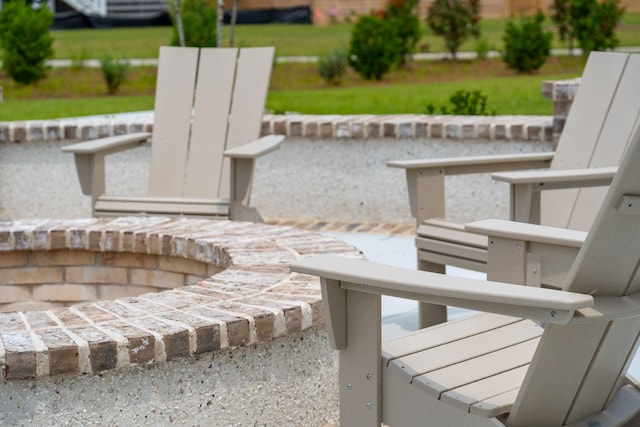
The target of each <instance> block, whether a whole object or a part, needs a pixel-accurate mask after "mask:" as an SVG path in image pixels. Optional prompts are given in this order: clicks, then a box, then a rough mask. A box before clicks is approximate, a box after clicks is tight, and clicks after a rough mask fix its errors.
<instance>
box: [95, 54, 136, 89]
mask: <svg viewBox="0 0 640 427" xmlns="http://www.w3.org/2000/svg"><path fill="white" fill-rule="evenodd" d="M100 68H101V69H102V75H103V76H104V81H105V82H106V83H107V92H108V93H109V95H114V94H115V93H116V92H117V91H118V88H119V87H120V85H121V84H122V82H124V81H125V80H126V78H127V72H128V71H129V61H127V60H126V59H114V58H112V57H111V56H110V55H105V56H104V57H102V59H101V60H100Z"/></svg>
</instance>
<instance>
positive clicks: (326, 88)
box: [0, 14, 640, 121]
mask: <svg viewBox="0 0 640 427" xmlns="http://www.w3.org/2000/svg"><path fill="white" fill-rule="evenodd" d="M506 22H507V20H505V19H485V20H483V21H482V25H483V34H484V36H483V37H485V38H486V39H487V40H488V41H489V43H490V44H491V45H493V46H494V47H499V45H500V44H501V43H500V39H501V37H502V32H503V29H504V26H505V25H506ZM351 28H352V27H351V25H350V24H338V25H331V26H324V27H314V26H310V25H240V26H238V28H237V30H236V41H237V45H239V46H258V45H274V46H276V47H277V54H278V55H281V56H285V55H286V56H289V55H319V54H322V53H324V52H327V51H329V50H331V49H333V48H335V47H337V46H341V45H342V46H345V45H346V44H347V42H348V40H349V37H350V31H351ZM638 28H640V14H626V15H625V19H624V20H623V22H622V24H621V25H620V29H619V31H618V35H619V37H620V39H621V41H622V44H623V45H628V46H630V45H634V46H640V31H638ZM227 30H228V28H227ZM52 33H53V36H54V39H55V45H54V48H55V52H56V57H57V58H71V59H83V58H84V59H86V58H99V57H101V56H102V55H104V54H107V53H109V54H111V55H112V56H123V57H129V58H133V57H155V56H156V55H157V51H158V47H159V46H160V45H163V44H166V43H167V42H168V41H169V39H170V38H171V28H170V27H152V28H116V29H82V30H66V31H53V32H52ZM475 43H476V42H474V41H471V42H468V43H466V44H465V45H464V46H463V49H471V50H473V48H474V45H475ZM427 45H428V48H429V50H430V51H441V50H442V49H443V45H442V42H441V41H440V40H439V39H436V38H434V37H432V36H426V37H425V39H424V40H423V42H422V43H421V46H422V47H423V48H425V47H426V46H427ZM556 45H557V46H559V44H557V43H556ZM583 66H584V62H583V59H582V58H577V57H573V58H570V57H554V58H550V59H549V60H548V61H547V63H546V64H545V66H544V67H543V68H542V69H541V70H540V71H539V72H538V73H536V74H533V75H517V74H516V73H514V72H513V71H510V70H507V69H506V68H505V66H504V64H503V63H502V61H501V60H492V61H484V62H478V61H456V62H452V61H433V62H432V61H426V62H414V63H412V64H410V65H409V67H408V68H406V69H402V70H395V71H393V72H392V73H390V74H389V75H387V76H385V78H384V79H383V80H382V81H380V82H368V81H365V80H362V79H361V78H360V77H359V76H357V75H356V74H355V73H354V72H353V70H348V73H347V75H346V77H345V79H344V82H343V84H342V85H340V86H337V87H336V86H331V85H327V84H326V83H324V82H323V81H322V79H321V78H320V77H319V76H318V74H317V72H316V65H315V64H280V63H278V64H275V66H274V70H273V74H272V79H271V86H270V90H269V96H268V100H267V108H269V109H271V110H272V111H275V112H299V113H304V114H420V113H424V112H425V111H426V106H427V105H428V104H433V105H435V106H441V105H443V104H445V103H446V102H447V100H448V97H449V96H450V95H451V94H452V93H454V92H455V91H456V90H458V89H464V90H481V91H482V92H483V93H484V94H486V95H487V96H488V103H489V109H491V110H494V111H495V112H496V113H497V114H551V102H550V101H549V100H546V99H544V98H542V96H541V94H540V86H541V82H542V80H545V79H550V80H553V79H561V78H570V77H575V76H578V75H579V74H580V73H581V71H582V68H583ZM0 86H2V87H3V88H4V99H5V101H4V102H2V103H0V121H4V120H27V119H47V118H59V117H71V116H80V115H93V114H109V113H118V112H127V111H140V110H149V109H152V108H153V95H154V90H155V68H153V67H140V68H133V69H131V70H130V75H129V79H128V80H127V81H126V82H125V83H124V84H123V85H122V87H121V89H120V90H119V92H118V94H117V95H116V96H107V95H106V89H105V84H104V81H103V78H102V76H101V73H100V70H97V69H87V68H81V69H77V70H73V69H64V70H59V69H52V70H49V75H48V77H47V79H45V80H43V81H41V82H39V83H38V84H37V85H34V86H26V87H25V86H20V85H16V84H15V83H14V82H12V81H11V80H10V79H9V78H8V77H7V76H6V75H4V73H2V72H0Z"/></svg>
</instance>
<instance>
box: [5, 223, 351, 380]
mask: <svg viewBox="0 0 640 427" xmlns="http://www.w3.org/2000/svg"><path fill="white" fill-rule="evenodd" d="M316 253H338V254H344V255H347V256H360V255H359V252H358V251H357V250H356V249H355V248H353V247H351V246H349V245H346V244H345V243H342V242H340V241H338V240H335V239H332V238H329V237H325V236H321V235H318V234H315V233H310V232H306V231H301V230H296V229H293V228H290V227H277V226H268V225H261V224H252V223H234V222H229V221H219V222H216V221H208V220H197V219H167V218H143V217H126V218H119V219H80V220H24V221H6V222H0V254H1V255H0V267H1V268H2V270H0V288H1V293H0V299H1V300H2V302H4V303H5V304H8V306H6V307H5V309H14V310H15V309H19V308H22V309H28V308H39V310H31V311H24V312H6V313H1V314H0V364H1V366H2V373H3V378H4V379H7V380H17V379H33V378H37V377H42V376H47V375H58V374H69V373H96V372H100V371H104V370H109V369H115V368H121V367H126V366H130V365H137V364H147V363H152V362H164V361H170V360H174V359H177V358H181V357H187V356H190V355H194V354H195V355H197V354H202V353H206V352H215V351H219V350H221V349H225V348H233V347H237V346H241V345H250V344H256V343H260V342H268V341H270V340H273V339H275V338H278V337H282V336H285V335H290V334H295V333H299V332H301V331H303V330H305V329H308V328H312V327H315V326H318V325H321V324H322V323H323V316H322V305H321V297H320V292H319V284H318V283H317V280H315V279H312V278H311V277H308V276H302V275H299V274H293V273H290V272H289V269H288V265H289V263H290V262H291V261H293V260H296V259H298V258H300V257H303V256H306V255H311V254H316ZM194 273H196V274H194ZM197 276H201V277H197ZM186 283H192V284H190V285H186V286H183V285H184V284H186ZM131 287H133V290H132V289H131ZM118 288H119V289H118ZM167 288H175V289H170V290H163V291H161V292H157V293H143V292H145V291H150V290H158V289H167ZM119 290H121V291H122V293H120V294H119V292H118V291H119ZM132 292H133V293H136V294H137V293H143V294H142V295H140V296H130V295H131V294H132ZM101 295H102V296H105V297H109V298H110V299H113V298H115V297H117V296H118V295H120V297H118V298H116V299H115V300H97V299H99V297H100V296H101ZM78 300H81V301H87V300H97V301H93V302H82V303H78V304H76V305H72V306H70V307H63V305H68V304H69V303H70V302H74V301H76V302H77V301H78ZM45 307H46V309H43V308H45Z"/></svg>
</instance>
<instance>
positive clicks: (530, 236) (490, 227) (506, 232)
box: [464, 219, 587, 248]
mask: <svg viewBox="0 0 640 427" xmlns="http://www.w3.org/2000/svg"><path fill="white" fill-rule="evenodd" d="M464 229H465V230H466V231H470V232H471V233H477V234H483V235H486V236H489V237H501V238H505V239H513V240H524V241H527V242H536V243H546V244H550V245H556V246H567V247H574V248H580V247H581V246H582V243H584V239H585V238H586V237H587V233H586V232H585V231H577V230H568V229H566V228H556V227H547V226H543V225H536V224H527V223H524V222H516V221H507V220H502V219H486V220H483V221H475V222H471V223H468V224H466V225H465V227H464Z"/></svg>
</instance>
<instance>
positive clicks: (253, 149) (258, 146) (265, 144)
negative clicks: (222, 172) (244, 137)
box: [224, 135, 285, 159]
mask: <svg viewBox="0 0 640 427" xmlns="http://www.w3.org/2000/svg"><path fill="white" fill-rule="evenodd" d="M284 138H285V137H284V135H267V136H263V137H262V138H260V139H257V140H255V141H252V142H249V143H246V144H243V145H239V146H238V147H234V148H230V149H228V150H225V152H224V156H225V157H232V158H235V159H255V158H258V157H260V156H263V155H265V154H268V153H271V152H272V151H275V150H277V149H278V148H280V144H281V143H282V141H284Z"/></svg>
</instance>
